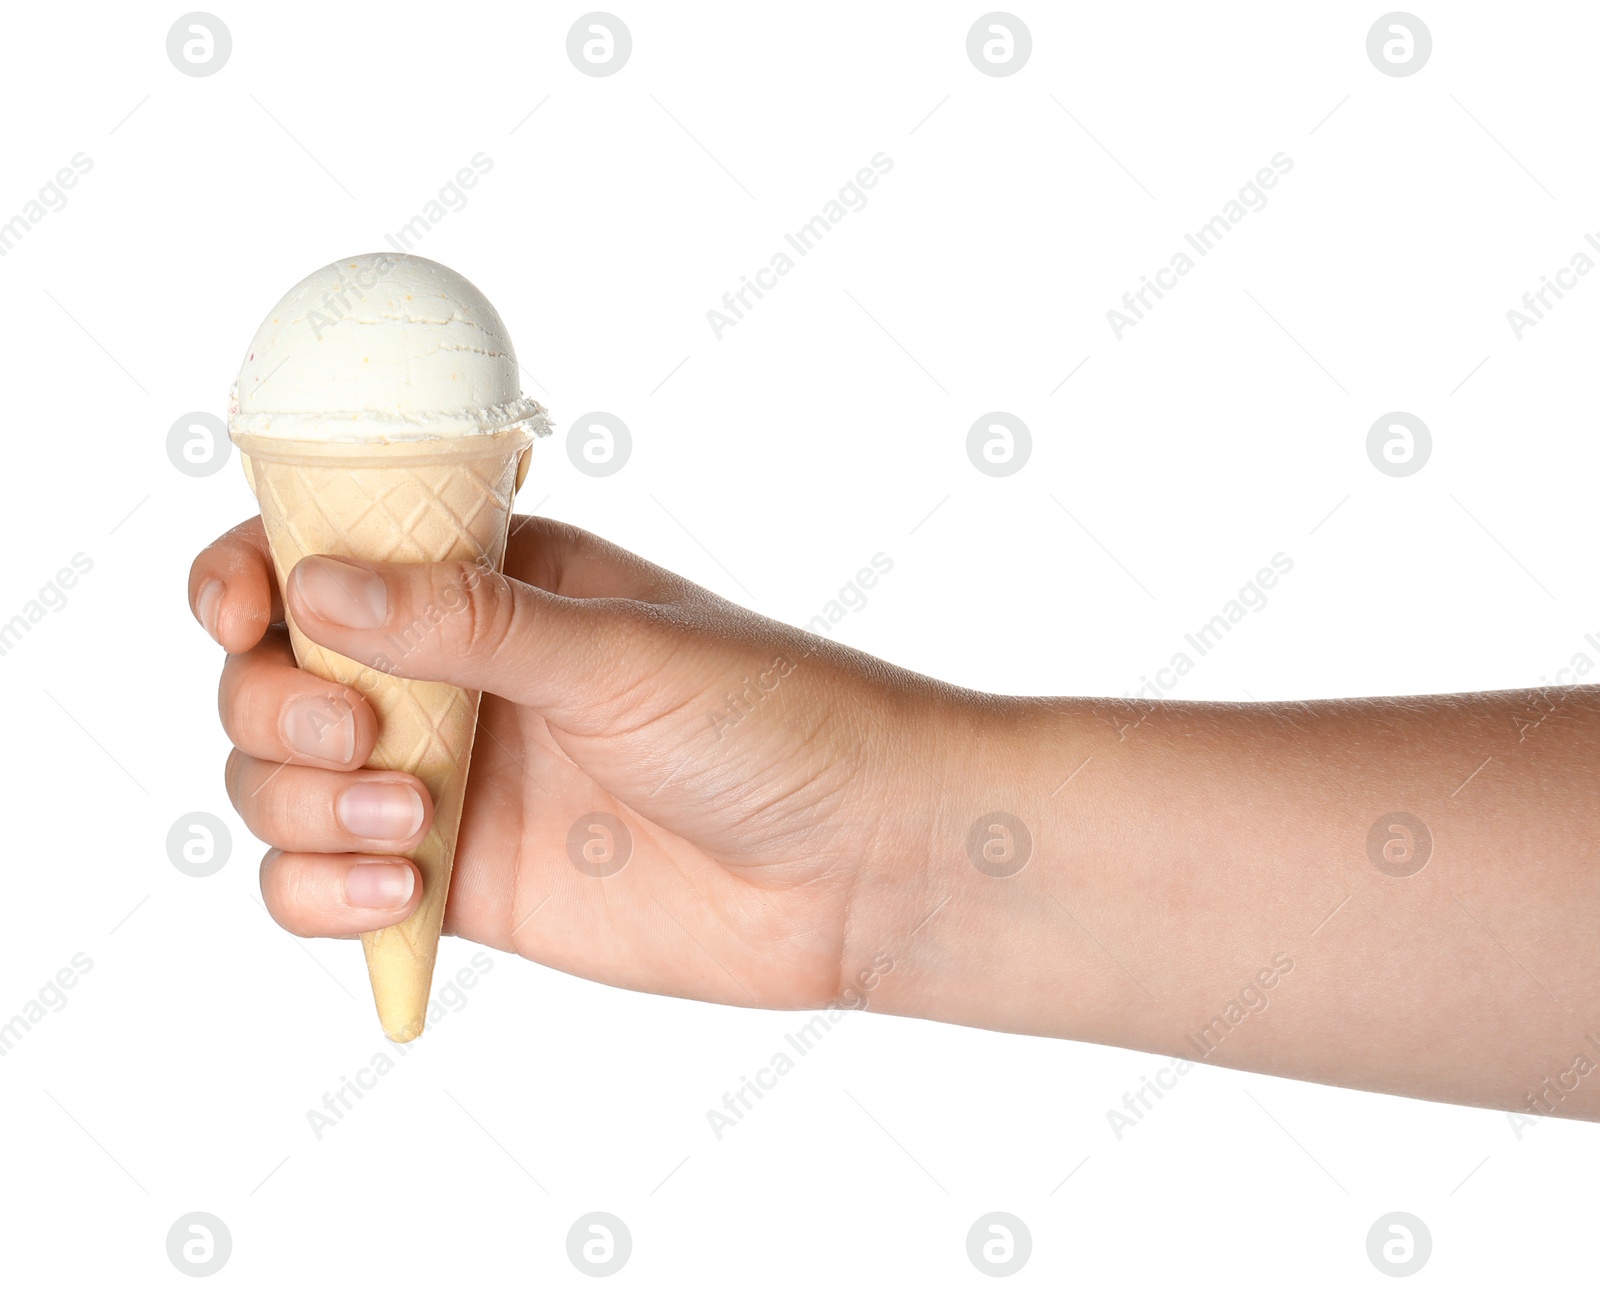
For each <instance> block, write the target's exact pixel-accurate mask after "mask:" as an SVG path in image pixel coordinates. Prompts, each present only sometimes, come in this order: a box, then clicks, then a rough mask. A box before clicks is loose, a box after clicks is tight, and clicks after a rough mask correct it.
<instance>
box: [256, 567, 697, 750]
mask: <svg viewBox="0 0 1600 1290" xmlns="http://www.w3.org/2000/svg"><path fill="white" fill-rule="evenodd" d="M284 590H285V600H286V602H287V606H288V609H289V613H290V615H291V616H292V617H293V619H294V621H295V624H296V625H297V626H298V627H299V628H300V630H301V631H303V632H304V633H305V634H306V635H307V636H308V637H310V638H311V639H312V640H314V641H315V642H317V644H319V645H324V646H326V647H328V648H329V649H332V650H336V651H337V652H338V653H340V654H343V655H344V656H345V657H346V658H349V659H353V660H354V661H356V662H357V663H361V664H364V665H365V666H367V667H370V668H372V669H373V670H375V671H378V672H382V673H385V674H388V675H393V676H402V677H410V678H412V679H415V680H422V681H443V682H446V683H448V684H450V685H456V686H460V687H461V688H462V689H465V690H484V691H487V692H489V693H490V694H497V695H500V696H501V697H502V698H506V699H510V700H511V701H512V702H514V703H521V704H526V705H527V706H529V707H532V708H534V709H536V710H538V711H539V712H541V713H543V714H545V715H547V716H550V717H552V718H553V719H555V720H557V721H558V722H559V723H560V724H561V725H562V726H564V727H565V728H567V729H571V730H573V731H574V733H600V732H601V731H603V730H604V729H606V728H607V726H608V725H609V723H610V720H611V718H612V717H613V716H614V715H616V713H617V711H618V709H619V705H620V701H621V700H623V699H625V698H628V697H630V696H631V697H632V698H634V699H636V698H637V697H638V696H637V689H638V686H637V683H638V680H639V678H640V677H641V676H642V675H645V674H647V673H651V672H656V671H658V670H659V669H660V667H661V665H662V662H663V661H664V657H665V656H664V653H663V646H664V645H665V643H666V642H665V640H664V634H665V631H664V629H665V627H666V625H667V619H666V617H665V612H666V611H664V608H663V607H662V606H660V605H644V604H641V603H638V602H634V601H629V600H622V599H611V598H607V599H594V600H575V599H572V598H570V597H566V596H558V595H555V594H554V593H552V592H548V591H543V590H541V589H540V588H537V587H531V586H529V585H528V584H526V583H523V582H518V581H517V580H516V579H514V578H509V577H507V576H505V575H504V574H501V573H496V572H494V571H492V570H486V569H484V568H482V567H481V566H479V565H476V564H473V563H470V562H468V561H454V562H448V563H444V564H378V563H373V562H370V561H365V560H345V559H334V558H332V557H328V556H307V557H306V558H305V559H303V560H301V561H300V563H299V564H297V565H296V566H295V567H294V569H293V570H292V571H291V573H290V574H289V578H288V581H287V584H286V586H285V588H284Z"/></svg>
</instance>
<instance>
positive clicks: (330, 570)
mask: <svg viewBox="0 0 1600 1290" xmlns="http://www.w3.org/2000/svg"><path fill="white" fill-rule="evenodd" d="M294 582H295V589H296V590H297V591H299V593H300V598H301V599H302V600H304V601H305V602H306V605H307V607H308V608H309V609H310V610H311V612H312V613H314V614H315V615H316V616H317V617H318V618H323V619H326V620H327V621H328V622H330V623H337V624H338V625H339V626H340V627H361V628H368V627H381V626H382V625H383V620H384V619H385V618H387V617H388V615H389V589H388V588H387V587H385V586H384V585H383V579H382V578H380V577H378V575H377V574H375V573H372V572H370V571H369V570H366V569H358V568H357V567H356V566H355V565H353V564H345V563H344V562H343V561H342V560H329V559H326V558H325V557H323V556H320V555H317V556H310V557H308V558H307V559H305V560H302V561H301V562H300V563H299V564H298V565H297V566H296V567H295V571H294Z"/></svg>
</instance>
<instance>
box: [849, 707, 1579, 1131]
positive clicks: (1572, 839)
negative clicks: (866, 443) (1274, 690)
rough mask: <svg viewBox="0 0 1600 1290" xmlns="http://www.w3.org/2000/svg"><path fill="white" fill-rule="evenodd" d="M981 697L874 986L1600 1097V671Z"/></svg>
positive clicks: (1192, 1047)
mask: <svg viewBox="0 0 1600 1290" xmlns="http://www.w3.org/2000/svg"><path fill="white" fill-rule="evenodd" d="M966 720H967V721H968V723H969V725H970V729H969V730H968V731H966V732H964V733H963V736H962V738H961V740H960V741H959V742H960V744H961V745H962V746H963V747H962V749H961V750H960V751H958V752H957V753H955V754H953V755H952V756H950V757H948V758H945V759H943V760H942V761H941V762H940V763H939V764H938V765H937V766H936V767H930V774H936V775H937V777H938V778H939V779H940V781H941V782H940V784H939V786H938V788H937V790H936V798H937V801H938V803H939V805H938V808H937V822H936V823H935V824H934V826H933V828H932V832H933V833H934V834H935V841H934V843H933V845H932V847H931V848H930V859H929V863H928V870H927V872H926V874H924V875H920V877H921V878H923V879H924V880H925V883H926V887H925V891H926V892H931V893H933V894H932V896H931V897H929V896H927V895H922V896H916V895H914V894H913V893H914V892H915V891H916V888H917V885H918V884H917V883H916V882H902V881H892V882H886V883H884V884H882V886H881V888H880V889H879V890H878V895H879V896H880V897H881V900H882V911H883V917H881V918H879V919H875V920H873V923H874V926H873V929H872V933H871V934H872V935H873V936H875V937H876V938H877V939H880V940H883V941H885V942H892V941H898V943H897V944H894V945H893V946H892V948H891V953H893V954H894V957H895V961H896V964H897V966H896V969H895V971H894V972H893V973H892V974H891V975H890V976H889V977H888V978H886V980H885V982H884V984H883V986H882V988H881V989H880V990H879V991H877V992H876V993H875V995H874V997H873V1000H872V1006H873V1007H876V1008H882V1009H884V1010H888V1011H896V1012H906V1013H912V1014H915V1015H922V1016H928V1017H932V1018H936V1019H940V1020H946V1021H953V1022H959V1023H962V1024H968V1025H978V1026H988V1027H992V1028H998V1029H1007V1030H1017V1031H1023V1032H1029V1033H1039V1034H1050V1035H1059V1036H1062V1037H1067V1038H1074V1039H1084V1040H1091V1041H1095V1042H1100V1043H1109V1044H1116V1045H1120V1046H1125V1047H1130V1048H1137V1049H1143V1050H1147V1051H1150V1052H1155V1053H1162V1054H1165V1055H1168V1056H1176V1057H1183V1058H1186V1059H1189V1060H1203V1061H1209V1062H1215V1063H1219V1064H1221V1065H1226V1066H1235V1067H1239V1068H1243V1069H1249V1070H1259V1071H1267V1072H1270V1073H1273V1074H1280V1075H1287V1076H1293V1077H1296V1078H1302V1079H1312V1080H1319V1081H1324V1082H1327V1083H1333V1084H1342V1085H1349V1086H1352V1087H1358V1088H1368V1089H1377V1090H1383V1091H1388V1092H1394V1093H1402V1094H1407V1095H1411V1096H1417V1097H1427V1098H1437V1099H1441V1100H1448V1101H1457V1102H1465V1103H1472V1104H1478V1105H1485V1106H1496V1107H1506V1108H1515V1109H1519V1110H1529V1109H1531V1110H1533V1111H1536V1112H1539V1113H1554V1114H1559V1115H1571V1116H1583V1117H1587V1118H1600V863H1597V861H1600V773H1597V772H1600V695H1596V694H1595V693H1593V692H1590V691H1588V690H1584V689H1569V690H1563V691H1544V692H1534V691H1525V692H1515V693H1501V694H1487V695H1468V696H1455V697H1445V698H1425V699H1406V700H1372V701H1360V702H1328V703H1315V704H1255V705H1249V706H1243V705H1218V704H1166V705H1140V706H1139V707H1137V708H1135V707H1133V706H1132V705H1128V704H1119V703H1109V702H1095V701H1084V700H1069V701H1059V702H1055V703H1045V702H1036V701H1026V702H1025V701H1010V700H1001V701H995V702H993V703H990V704H984V705H981V707H980V710H979V711H977V712H973V713H971V714H969V716H968V717H967V718H966ZM1001 812H1003V813H1005V814H1006V815H1009V816H1014V817H1016V819H1017V820H1019V821H1020V822H1021V828H1020V829H1018V828H1017V827H1016V826H1014V825H1010V824H1008V822H1007V821H1005V820H999V819H996V820H991V821H989V822H988V825H987V826H986V827H985V828H983V829H980V831H979V834H978V835H976V836H971V835H972V826H973V825H974V822H975V821H978V820H979V819H981V818H982V817H985V816H990V815H992V814H994V813H1001ZM1397 813H1404V814H1405V815H1407V816H1410V817H1414V818H1415V819H1416V820H1419V821H1420V822H1421V825H1422V827H1423V829H1425V830H1426V832H1425V833H1424V832H1422V831H1421V830H1418V829H1415V828H1414V827H1413V826H1410V825H1409V824H1408V823H1407V822H1406V821H1397V822H1394V823H1397V824H1398V825H1399V829H1398V831H1396V830H1395V829H1391V828H1390V827H1389V823H1390V821H1389V820H1388V817H1390V816H1393V815H1396V814H1397ZM1380 821H1382V822H1383V823H1381V824H1380ZM1008 831H1009V837H1010V845H1011V846H1012V847H1013V848H1015V849H1014V850H1013V851H1012V852H1011V853H1010V857H1009V859H1008V857H1007V852H1006V845H1007V837H1008ZM1024 831H1025V834H1026V837H1027V839H1028V842H1024ZM985 841H988V842H989V844H990V854H989V855H988V856H987V857H986V856H985V855H984V852H983V849H982V848H983V843H984V842H985ZM1386 844H1387V847H1388V850H1387V853H1386V852H1385V845H1386ZM1027 845H1031V854H1029V855H1028V857H1027V860H1026V863H1025V864H1023V866H1022V867H1021V868H1020V870H1018V871H1017V872H1015V873H1014V874H1012V875H1011V876H995V875H999V874H1003V873H1004V872H1005V871H1006V870H1008V869H1009V868H1011V867H1014V865H1015V864H1016V862H1017V859H1019V858H1020V856H1021V854H1022V851H1021V848H1022V847H1024V846H1027ZM974 848H976V850H974ZM975 855H976V860H975V859H974V856H975ZM1423 860H1425V863H1424V864H1423V865H1422V867H1421V868H1420V869H1419V870H1417V871H1416V872H1414V873H1409V874H1407V873H1406V871H1407V870H1408V869H1411V868H1414V867H1415V865H1416V864H1417V862H1419V861H1423ZM985 870H988V872H985ZM869 881H870V880H869ZM946 897H948V900H946V901H945V903H944V904H943V905H940V901H941V900H945V898H946ZM935 909H937V912H934V911H935ZM930 914H931V917H929V916H928V915H930ZM924 918H926V922H925V924H923V925H921V926H920V927H919V926H918V924H919V922H921V920H922V919H924ZM1590 1035H1593V1036H1594V1038H1593V1039H1590V1038H1589V1036H1590ZM1591 1063H1592V1064H1593V1073H1590V1071H1591ZM1530 1095H1532V1097H1531V1100H1530Z"/></svg>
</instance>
